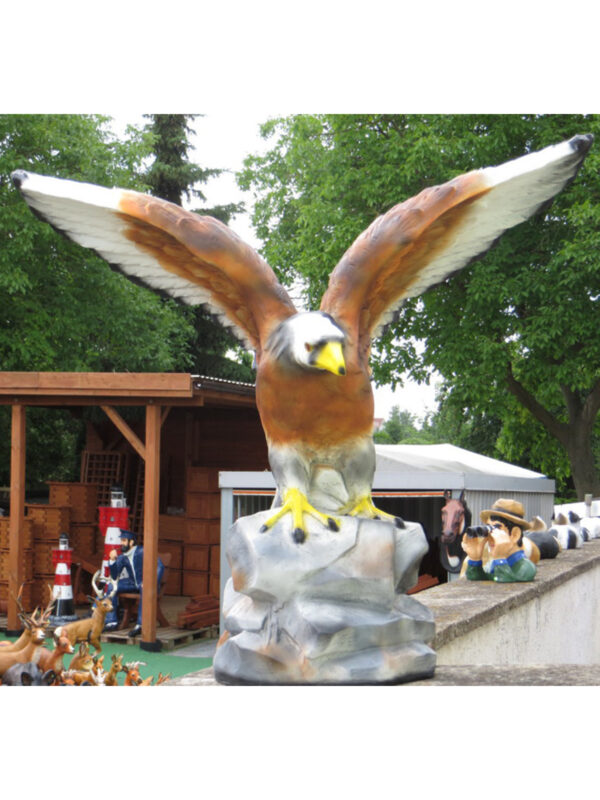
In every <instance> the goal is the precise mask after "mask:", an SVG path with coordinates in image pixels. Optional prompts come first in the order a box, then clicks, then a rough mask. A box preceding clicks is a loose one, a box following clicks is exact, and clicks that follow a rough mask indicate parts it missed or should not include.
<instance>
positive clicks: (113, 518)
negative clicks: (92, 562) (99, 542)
mask: <svg viewBox="0 0 600 800" xmlns="http://www.w3.org/2000/svg"><path fill="white" fill-rule="evenodd" d="M98 525H99V527H100V532H101V533H102V535H103V536H104V553H103V560H102V568H101V575H102V577H103V578H109V577H110V570H109V568H108V559H109V555H110V551H111V550H116V551H117V552H120V548H121V528H124V529H125V530H127V529H128V528H129V508H128V507H127V501H126V499H125V494H124V492H123V490H122V489H121V487H120V486H113V487H112V488H111V490H110V506H98Z"/></svg>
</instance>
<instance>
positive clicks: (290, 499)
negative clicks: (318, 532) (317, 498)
mask: <svg viewBox="0 0 600 800" xmlns="http://www.w3.org/2000/svg"><path fill="white" fill-rule="evenodd" d="M290 513H291V515H292V524H293V526H294V527H293V533H292V538H293V539H294V541H295V542H297V543H298V544H302V542H304V541H305V540H306V537H307V536H308V534H307V532H306V529H305V527H304V514H310V515H311V517H314V518H315V519H318V520H319V522H320V523H321V524H322V525H324V526H325V527H326V528H329V530H330V531H339V529H340V525H339V522H338V521H337V520H336V519H335V518H334V517H328V516H327V514H323V513H321V512H320V511H317V509H316V508H313V506H311V504H310V503H309V502H308V500H307V499H306V495H304V494H303V493H302V492H301V491H300V490H299V489H288V490H287V492H286V493H285V494H284V496H283V505H282V506H281V508H278V509H277V511H276V512H275V514H273V516H272V517H269V519H268V520H267V521H266V522H265V524H264V525H263V526H262V527H261V529H260V530H261V533H264V532H265V531H268V530H269V528H272V527H273V525H275V523H276V522H278V521H279V520H280V519H281V518H282V517H283V516H284V515H285V514H290Z"/></svg>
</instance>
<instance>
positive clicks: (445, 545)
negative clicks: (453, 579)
mask: <svg viewBox="0 0 600 800" xmlns="http://www.w3.org/2000/svg"><path fill="white" fill-rule="evenodd" d="M444 497H445V498H446V505H445V506H444V507H443V508H442V532H441V534H440V537H439V540H440V542H439V544H440V562H441V564H442V567H443V568H444V569H445V570H447V572H451V573H453V574H458V573H460V569H461V567H462V563H463V561H464V558H465V552H464V550H463V549H462V547H461V542H462V535H463V532H464V531H465V529H466V528H468V527H469V525H470V524H471V511H470V509H469V507H468V506H467V503H466V500H465V492H464V490H463V491H462V492H461V493H460V497H459V498H458V499H456V498H453V497H452V492H451V491H448V490H447V491H445V492H444Z"/></svg>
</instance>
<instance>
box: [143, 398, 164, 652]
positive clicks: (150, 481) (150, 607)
mask: <svg viewBox="0 0 600 800" xmlns="http://www.w3.org/2000/svg"><path fill="white" fill-rule="evenodd" d="M160 428H161V407H160V406H159V405H147V406H146V445H145V451H146V465H145V466H146V472H145V486H144V578H143V590H142V638H141V640H140V647H141V648H142V649H143V650H160V649H161V644H160V642H157V640H156V601H157V592H158V587H157V581H156V572H157V569H158V500H159V490H160Z"/></svg>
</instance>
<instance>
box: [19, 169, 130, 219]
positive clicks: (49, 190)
mask: <svg viewBox="0 0 600 800" xmlns="http://www.w3.org/2000/svg"><path fill="white" fill-rule="evenodd" d="M10 177H11V178H12V182H13V183H14V185H15V186H16V187H17V189H19V190H20V191H21V192H22V193H23V194H24V195H25V196H26V197H27V196H36V195H37V196H51V197H54V198H60V199H63V200H77V201H79V202H82V203H87V204H88V205H93V206H100V207H102V208H112V209H117V208H118V203H119V198H120V197H121V193H122V191H123V190H122V189H107V188H105V187H104V186H96V185H94V184H92V183H83V182H82V181H70V180H65V179H63V178H52V177H50V176H48V175H37V174H36V173H35V172H26V171H25V170H23V169H17V170H15V171H14V172H12V173H11V176H10Z"/></svg>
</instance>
